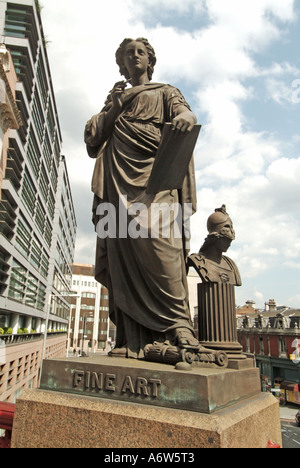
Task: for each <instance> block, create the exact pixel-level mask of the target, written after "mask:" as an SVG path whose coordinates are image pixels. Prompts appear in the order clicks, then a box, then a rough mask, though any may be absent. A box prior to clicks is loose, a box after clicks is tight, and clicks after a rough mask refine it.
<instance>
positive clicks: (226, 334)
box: [198, 283, 246, 359]
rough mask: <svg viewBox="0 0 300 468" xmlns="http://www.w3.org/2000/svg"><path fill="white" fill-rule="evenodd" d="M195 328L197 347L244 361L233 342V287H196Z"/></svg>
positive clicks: (201, 284)
mask: <svg viewBox="0 0 300 468" xmlns="http://www.w3.org/2000/svg"><path fill="white" fill-rule="evenodd" d="M198 329H199V341H200V343H201V345H203V346H205V347H207V348H210V349H216V350H220V351H221V350H222V351H225V352H226V353H227V354H228V357H229V359H245V358H246V356H245V355H244V354H242V346H241V345H240V343H238V339H237V326H236V313H235V294H234V285H232V284H228V283H199V284H198Z"/></svg>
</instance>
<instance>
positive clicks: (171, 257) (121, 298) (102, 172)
mask: <svg viewBox="0 0 300 468" xmlns="http://www.w3.org/2000/svg"><path fill="white" fill-rule="evenodd" d="M116 61H117V64H118V65H119V68H120V73H121V74H122V75H123V76H124V77H125V78H126V80H127V81H120V82H117V83H116V84H115V85H114V87H113V89H112V91H111V92H110V94H109V96H108V99H107V101H106V104H105V107H104V108H103V109H102V111H101V112H100V113H99V114H97V115H95V116H94V117H92V118H91V120H90V121H89V122H88V123H87V126H86V129H85V142H86V144H87V151H88V154H89V156H90V157H92V158H97V160H96V165H95V171H94V175H93V181H92V190H93V192H94V206H93V213H94V219H93V221H94V224H95V226H96V227H97V225H98V224H97V223H99V220H101V219H102V220H103V215H104V213H103V210H101V206H103V205H101V204H103V203H106V204H110V205H112V206H113V207H114V210H115V214H116V216H115V224H116V225H115V229H114V230H113V235H106V236H105V235H101V236H99V233H98V238H97V251H96V272H95V277H96V279H97V280H98V281H99V282H100V283H101V284H103V285H104V286H106V287H107V288H108V290H109V299H110V318H111V320H112V321H113V322H114V323H115V325H116V333H117V336H116V346H115V349H114V350H113V351H112V355H115V356H126V357H132V358H143V357H144V351H143V350H144V347H145V345H147V344H149V343H153V342H154V341H158V342H164V341H169V342H170V344H172V345H176V346H186V345H191V346H196V345H198V341H197V340H196V339H195V334H194V330H193V327H192V324H191V320H190V310H189V304H188V288H187V280H186V256H187V252H186V250H185V245H184V241H183V239H179V238H175V237H174V236H172V235H170V236H169V237H168V238H164V237H161V236H156V238H151V235H150V231H149V224H147V223H146V225H144V226H143V235H141V236H130V235H128V230H127V229H128V227H129V226H130V223H131V222H132V220H133V219H134V216H133V215H130V207H131V206H132V205H133V204H134V203H140V204H143V206H146V207H147V209H148V210H150V206H151V204H153V203H165V204H167V205H168V206H171V205H172V204H174V203H181V204H183V203H192V204H193V207H194V209H195V180H194V171H193V161H191V163H190V166H189V170H188V173H187V174H186V177H185V181H184V184H183V188H182V190H168V191H164V192H160V193H158V194H155V195H149V194H147V193H146V188H147V183H148V180H149V177H150V174H151V170H152V166H153V163H154V160H155V155H156V152H157V149H158V146H159V144H160V141H161V134H162V128H163V125H164V123H165V122H170V123H171V124H172V128H173V131H174V132H183V133H185V132H190V131H191V130H192V128H193V127H194V125H195V123H196V117H195V115H194V114H193V113H192V111H191V110H190V107H189V105H188V104H187V103H186V101H185V99H184V97H183V96H182V94H181V93H180V91H179V90H178V89H176V88H174V87H172V86H170V85H167V84H162V83H151V79H152V73H153V70H154V65H155V63H156V57H155V53H154V50H153V48H152V47H151V45H150V44H149V43H148V41H147V40H146V39H144V38H138V39H137V40H133V39H125V40H124V41H123V42H122V44H121V45H120V47H119V48H118V50H117V52H116ZM128 82H130V84H131V85H132V87H131V88H126V86H127V84H128ZM166 177H167V174H166ZM110 205H105V206H110ZM99 207H100V209H99ZM124 209H125V211H126V226H125V228H124V216H123V215H122V213H123V211H124ZM121 211H122V213H121ZM148 214H149V213H148ZM146 219H147V217H146ZM173 222H174V220H173ZM171 227H172V226H171ZM145 230H146V234H145ZM148 231H149V232H148ZM147 232H148V234H149V235H147Z"/></svg>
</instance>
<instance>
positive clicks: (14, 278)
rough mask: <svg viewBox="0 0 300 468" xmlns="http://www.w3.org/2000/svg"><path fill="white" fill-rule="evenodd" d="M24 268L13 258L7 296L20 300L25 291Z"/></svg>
mask: <svg viewBox="0 0 300 468" xmlns="http://www.w3.org/2000/svg"><path fill="white" fill-rule="evenodd" d="M25 284H26V269H25V268H24V267H23V266H22V265H20V264H19V263H18V262H16V261H15V260H13V265H12V270H11V277H10V284H9V291H8V296H9V297H10V298H12V299H15V300H16V301H19V302H22V301H23V298H24V293H25Z"/></svg>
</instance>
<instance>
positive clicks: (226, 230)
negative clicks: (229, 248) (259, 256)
mask: <svg viewBox="0 0 300 468" xmlns="http://www.w3.org/2000/svg"><path fill="white" fill-rule="evenodd" d="M218 233H219V234H221V235H222V236H224V237H226V238H227V239H230V241H231V242H232V241H233V240H234V239H235V231H234V229H233V223H232V221H231V219H230V218H227V219H226V221H225V222H224V223H221V224H220V225H219V226H218ZM231 242H230V243H231Z"/></svg>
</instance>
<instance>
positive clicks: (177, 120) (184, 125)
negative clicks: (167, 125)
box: [172, 105, 197, 133]
mask: <svg viewBox="0 0 300 468" xmlns="http://www.w3.org/2000/svg"><path fill="white" fill-rule="evenodd" d="M196 123H197V117H196V116H195V114H194V113H193V112H192V111H191V110H189V109H188V108H187V107H186V106H184V105H181V106H179V107H178V108H177V115H176V117H174V119H173V120H172V128H173V129H174V130H179V131H181V132H183V133H186V132H191V131H192V130H193V127H194V125H196Z"/></svg>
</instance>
